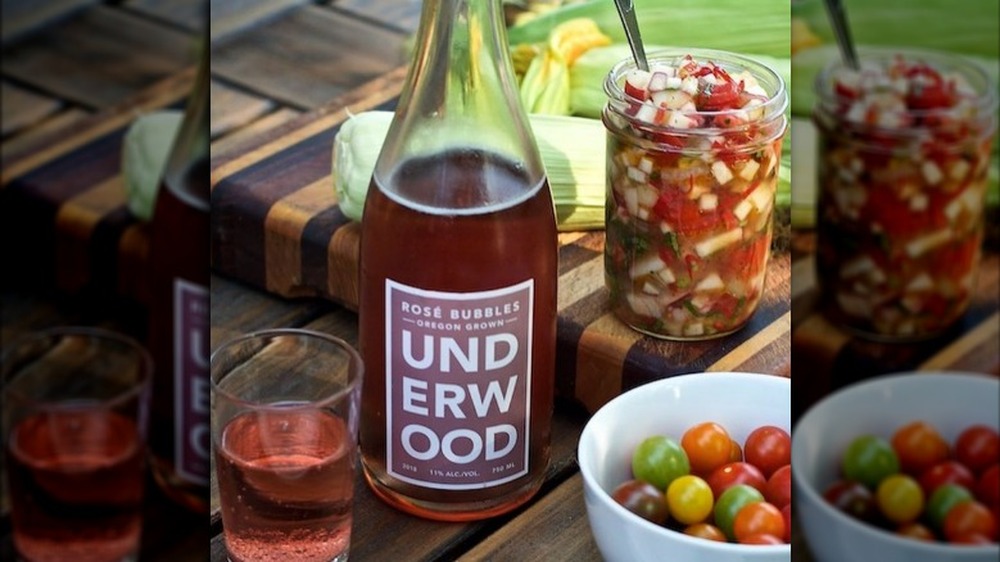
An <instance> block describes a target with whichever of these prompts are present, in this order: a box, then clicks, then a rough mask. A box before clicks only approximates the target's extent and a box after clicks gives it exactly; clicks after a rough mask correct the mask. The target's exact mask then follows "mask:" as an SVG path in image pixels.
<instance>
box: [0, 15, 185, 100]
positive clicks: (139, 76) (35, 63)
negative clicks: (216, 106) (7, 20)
mask: <svg viewBox="0 0 1000 562" xmlns="http://www.w3.org/2000/svg"><path fill="white" fill-rule="evenodd" d="M192 41H193V38H192V36H191V35H190V34H185V33H183V32H181V31H177V30H175V29H171V28H169V27H167V26H164V25H160V24H156V23H153V22H150V21H148V20H147V19H145V18H143V17H140V16H136V15H133V14H129V13H127V12H125V11H122V10H118V9H114V8H110V7H107V6H95V7H93V8H90V9H88V10H86V11H84V12H82V13H81V14H79V15H78V16H76V17H73V18H72V19H69V20H66V21H64V22H61V23H59V24H57V25H54V26H51V27H49V28H46V29H45V30H43V31H42V32H40V33H37V34H35V35H33V36H31V37H30V38H29V39H27V40H25V41H23V42H21V43H18V44H17V45H14V46H12V47H10V48H9V49H6V50H5V51H4V53H3V56H2V61H3V66H4V73H5V74H6V75H8V76H11V77H15V78H17V79H18V80H20V81H22V82H24V83H26V84H30V85H32V86H33V87H35V88H38V89H39V90H42V91H45V92H48V93H50V94H51V95H52V96H54V97H57V98H59V99H64V100H70V101H74V102H77V103H80V104H82V105H84V106H87V107H90V108H103V107H109V106H112V105H114V104H116V103H119V102H121V101H123V100H124V99H126V98H127V97H129V96H130V95H132V94H135V93H137V92H139V91H140V90H142V89H143V88H145V87H148V86H149V85H150V84H152V83H154V82H156V81H158V80H160V79H163V78H166V77H168V76H170V75H171V74H174V73H176V72H178V71H180V70H182V69H183V68H184V67H185V66H187V65H190V64H193V62H194V58H195V56H194V50H193V48H192Z"/></svg>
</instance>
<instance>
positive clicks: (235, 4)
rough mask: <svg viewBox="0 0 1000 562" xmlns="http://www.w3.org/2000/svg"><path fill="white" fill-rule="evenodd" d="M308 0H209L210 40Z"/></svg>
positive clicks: (253, 24)
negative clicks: (210, 0)
mask: <svg viewBox="0 0 1000 562" xmlns="http://www.w3.org/2000/svg"><path fill="white" fill-rule="evenodd" d="M308 1H309V0H238V1H223V0H213V1H212V2H211V9H210V11H211V13H210V16H209V19H210V22H211V23H210V26H211V28H210V30H211V35H212V42H213V43H214V42H216V41H218V40H220V39H223V38H225V37H227V36H228V35H230V34H232V33H234V32H237V31H243V30H245V28H249V27H253V26H256V25H260V24H263V23H266V22H267V21H269V20H271V19H273V18H275V17H277V16H278V15H280V14H281V13H283V12H285V11H287V10H289V9H290V8H294V7H296V6H301V5H303V4H305V3H307V2H308Z"/></svg>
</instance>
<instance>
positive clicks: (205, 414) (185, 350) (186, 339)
mask: <svg viewBox="0 0 1000 562" xmlns="http://www.w3.org/2000/svg"><path fill="white" fill-rule="evenodd" d="M208 338H209V316H208V289H207V288H205V287H202V286H201V285H196V284H194V283H191V282H188V281H185V280H183V279H175V280H174V424H175V425H174V470H175V471H176V472H177V474H178V475H179V476H180V477H181V478H183V479H185V480H187V481H189V482H192V483H195V484H208V471H209V452H210V450H211V443H212V437H211V432H210V426H209V408H210V400H209V383H208V359H209V339H208Z"/></svg>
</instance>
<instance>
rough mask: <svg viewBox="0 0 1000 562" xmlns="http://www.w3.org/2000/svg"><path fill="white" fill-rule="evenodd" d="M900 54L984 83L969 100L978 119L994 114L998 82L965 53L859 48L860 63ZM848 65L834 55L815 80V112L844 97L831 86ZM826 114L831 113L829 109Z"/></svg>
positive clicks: (924, 112) (939, 111)
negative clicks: (964, 54) (833, 80)
mask: <svg viewBox="0 0 1000 562" xmlns="http://www.w3.org/2000/svg"><path fill="white" fill-rule="evenodd" d="M898 56H902V57H903V58H904V60H907V61H911V62H924V63H929V64H932V65H934V66H935V67H937V68H938V69H939V70H948V71H953V72H958V73H960V74H962V76H964V77H966V78H971V79H972V80H974V81H975V82H976V83H979V84H982V88H981V89H977V91H976V96H975V97H969V98H968V99H970V100H971V101H972V107H973V109H974V110H975V112H976V116H977V120H978V119H986V118H990V117H992V116H994V114H993V112H991V110H992V109H995V108H996V105H997V87H996V84H994V82H993V80H992V79H991V78H990V76H989V75H988V74H987V73H986V70H985V69H984V68H983V67H982V66H981V65H980V64H978V63H976V62H975V61H974V60H972V59H970V58H968V57H966V56H962V55H961V54H958V53H948V52H941V51H934V50H931V49H921V48H898V49H890V48H885V47H882V48H879V47H875V48H872V47H868V48H861V49H859V50H858V60H859V62H861V63H864V62H865V61H876V62H886V61H892V60H893V59H895V58H896V57H898ZM845 67H846V63H845V62H844V61H843V60H842V59H841V58H840V57H835V58H833V59H832V60H830V61H829V62H827V63H826V65H824V67H823V69H822V70H821V71H820V72H819V74H817V75H816V79H815V81H814V82H813V92H815V94H816V96H817V97H816V106H815V109H814V111H820V110H824V109H828V108H829V107H831V106H832V105H833V104H836V103H837V102H838V101H839V100H840V99H841V96H838V95H837V93H836V92H835V91H834V89H833V87H832V76H833V73H834V72H836V71H838V70H840V69H843V68H845ZM973 86H974V87H975V84H973ZM951 110H952V108H951V107H946V108H935V109H920V110H907V111H908V113H910V114H912V115H914V116H916V117H928V116H934V115H944V114H946V113H947V112H948V111H951ZM826 113H831V112H829V111H826ZM837 121H838V122H839V121H842V120H841V119H837ZM858 126H859V127H864V129H865V130H880V131H903V130H912V129H913V128H912V127H909V128H904V127H881V126H877V125H864V124H858Z"/></svg>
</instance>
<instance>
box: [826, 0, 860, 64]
mask: <svg viewBox="0 0 1000 562" xmlns="http://www.w3.org/2000/svg"><path fill="white" fill-rule="evenodd" d="M824 3H825V4H826V11H827V12H828V13H829V14H830V21H831V23H833V32H834V34H835V35H836V36H837V45H838V46H839V47H840V54H841V56H843V57H844V62H846V63H847V66H850V67H851V68H853V69H854V70H858V53H857V51H856V50H855V48H854V40H853V39H851V30H850V28H849V27H848V26H847V14H845V13H844V6H843V4H841V2H840V0H826V1H825V2H824Z"/></svg>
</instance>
